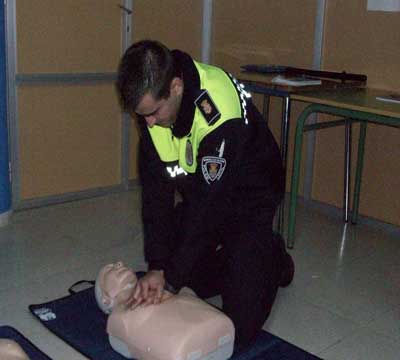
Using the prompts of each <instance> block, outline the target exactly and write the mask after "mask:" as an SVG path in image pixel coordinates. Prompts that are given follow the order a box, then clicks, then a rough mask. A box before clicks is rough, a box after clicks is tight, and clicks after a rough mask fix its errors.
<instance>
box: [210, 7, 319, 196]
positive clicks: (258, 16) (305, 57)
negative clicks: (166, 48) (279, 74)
mask: <svg viewBox="0 0 400 360" xmlns="http://www.w3.org/2000/svg"><path fill="white" fill-rule="evenodd" d="M315 13H316V1H314V0H307V1H304V2H294V1H290V0H284V1H265V0H253V1H245V0H218V1H215V2H214V14H213V51H212V62H213V63H214V64H217V65H219V66H222V67H223V68H225V69H226V70H228V71H230V72H232V73H233V74H235V75H236V76H240V74H239V73H240V65H242V64H249V63H251V64H254V63H259V64H280V65H289V66H297V67H310V66H311V64H312V57H313V42H314V24H315ZM255 103H256V105H257V107H258V108H259V110H260V111H261V110H262V99H261V97H260V95H258V96H256V97H255ZM303 108H304V105H303V104H296V103H293V104H292V114H291V119H292V120H291V122H290V136H289V137H290V139H289V151H288V160H287V165H288V177H287V185H286V188H287V190H289V189H290V174H291V169H292V158H293V157H292V150H291V149H292V148H293V139H294V131H295V122H294V119H296V117H297V116H298V115H299V113H300V110H301V109H303ZM281 112H282V100H281V99H280V98H276V97H271V105H270V114H269V119H270V120H269V126H270V128H271V130H272V132H273V133H274V136H275V138H276V140H277V141H278V142H279V141H280V129H281V117H282V115H281ZM304 149H305V146H304V147H303V154H305V151H304ZM303 158H304V156H303ZM303 164H304V162H303ZM303 168H304V166H303ZM303 168H302V172H303ZM302 188H303V177H302V178H301V183H300V189H301V191H300V192H301V193H302Z"/></svg>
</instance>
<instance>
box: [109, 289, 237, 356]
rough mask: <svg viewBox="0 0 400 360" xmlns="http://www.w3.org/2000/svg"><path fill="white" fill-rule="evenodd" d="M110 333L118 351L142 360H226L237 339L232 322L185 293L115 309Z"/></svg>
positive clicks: (110, 321)
mask: <svg viewBox="0 0 400 360" xmlns="http://www.w3.org/2000/svg"><path fill="white" fill-rule="evenodd" d="M167 296H168V295H167ZM107 332H108V334H109V336H110V342H111V344H112V346H113V347H115V346H116V344H118V345H117V346H118V349H117V351H118V350H119V352H122V351H124V350H125V351H128V353H126V354H125V355H128V356H127V357H129V355H131V357H135V358H138V359H143V360H197V359H207V358H210V359H211V358H212V359H227V358H229V357H230V356H231V354H232V349H233V340H234V328H233V325H232V322H231V320H230V319H229V318H228V317H227V316H226V315H224V314H223V313H222V312H221V311H219V310H218V309H215V308H214V307H212V306H211V305H209V304H207V303H205V302H204V301H203V300H201V299H199V298H197V297H195V296H194V295H192V294H190V293H185V291H182V292H181V293H179V294H177V295H171V294H169V296H168V298H167V299H164V301H163V302H162V303H161V304H159V305H149V306H147V307H138V308H136V309H134V310H124V309H114V310H113V312H112V313H111V315H110V316H109V318H108V322H107ZM118 340H122V342H123V343H125V345H126V347H125V349H123V348H124V347H122V348H121V347H120V346H121V344H119V341H118Z"/></svg>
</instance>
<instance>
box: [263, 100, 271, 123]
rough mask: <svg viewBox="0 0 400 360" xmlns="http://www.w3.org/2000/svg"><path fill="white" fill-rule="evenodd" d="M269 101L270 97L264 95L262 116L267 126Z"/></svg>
mask: <svg viewBox="0 0 400 360" xmlns="http://www.w3.org/2000/svg"><path fill="white" fill-rule="evenodd" d="M269 100H270V96H269V95H267V94H264V99H263V111H262V115H263V118H264V120H265V122H266V123H267V124H268V123H269Z"/></svg>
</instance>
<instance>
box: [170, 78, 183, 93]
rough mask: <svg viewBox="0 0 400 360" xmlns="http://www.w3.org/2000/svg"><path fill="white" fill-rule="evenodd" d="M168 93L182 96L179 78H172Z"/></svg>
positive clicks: (181, 81) (181, 82)
mask: <svg viewBox="0 0 400 360" xmlns="http://www.w3.org/2000/svg"><path fill="white" fill-rule="evenodd" d="M170 91H171V93H172V94H175V95H182V94H183V80H182V79H181V78H180V77H174V78H173V79H172V81H171V87H170Z"/></svg>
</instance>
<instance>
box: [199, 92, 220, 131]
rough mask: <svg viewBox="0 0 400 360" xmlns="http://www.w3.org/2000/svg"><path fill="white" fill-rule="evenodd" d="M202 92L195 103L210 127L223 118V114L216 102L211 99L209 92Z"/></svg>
mask: <svg viewBox="0 0 400 360" xmlns="http://www.w3.org/2000/svg"><path fill="white" fill-rule="evenodd" d="M201 91H202V92H201V94H200V95H199V96H198V97H197V99H196V100H195V101H194V103H195V104H196V106H197V108H198V109H199V110H200V112H201V113H202V115H203V117H204V119H206V121H207V123H208V125H213V124H214V123H215V122H216V121H217V120H218V119H219V118H220V117H221V113H220V112H219V110H218V108H217V106H216V105H215V103H214V101H213V100H212V99H211V96H210V94H209V93H208V91H207V90H201Z"/></svg>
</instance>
